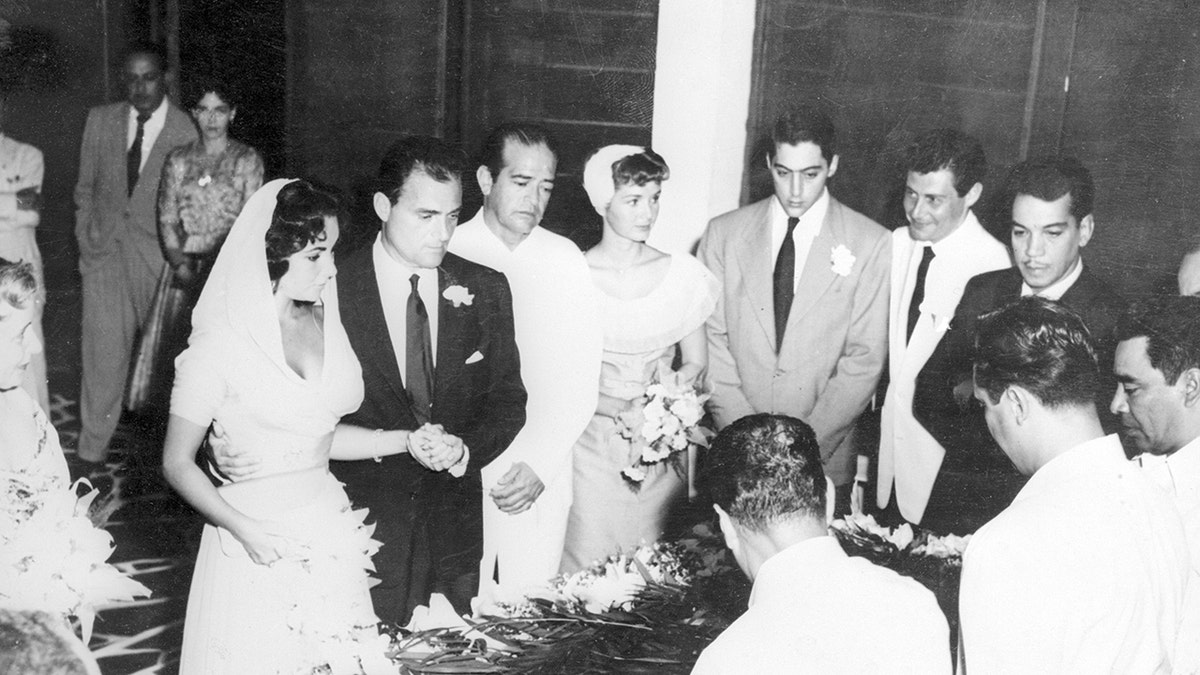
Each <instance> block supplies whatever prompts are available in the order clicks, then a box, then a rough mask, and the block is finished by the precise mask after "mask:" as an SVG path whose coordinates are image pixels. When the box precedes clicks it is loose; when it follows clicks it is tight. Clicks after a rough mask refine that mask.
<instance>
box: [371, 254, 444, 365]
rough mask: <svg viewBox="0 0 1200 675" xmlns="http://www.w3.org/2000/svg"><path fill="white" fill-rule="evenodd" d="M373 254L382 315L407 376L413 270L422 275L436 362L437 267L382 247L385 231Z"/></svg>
mask: <svg viewBox="0 0 1200 675" xmlns="http://www.w3.org/2000/svg"><path fill="white" fill-rule="evenodd" d="M371 258H372V260H373V262H374V263H375V281H376V283H377V284H378V285H379V299H380V300H381V301H382V302H383V317H384V319H385V321H386V322H387V328H388V337H390V338H391V342H392V349H393V351H394V352H395V354H396V363H397V365H398V366H400V377H401V378H404V377H405V375H406V373H407V365H408V361H407V359H406V358H405V356H404V355H405V354H407V353H408V352H407V347H408V337H407V331H406V330H405V326H406V324H407V321H408V294H409V291H410V289H411V288H412V282H411V281H410V279H411V278H412V275H414V274H416V275H418V276H419V277H420V281H418V282H417V288H418V289H419V290H420V292H421V301H422V302H424V303H425V312H426V314H428V316H429V338H430V341H431V342H432V343H433V363H434V365H435V366H436V365H437V343H438V309H439V306H438V305H439V303H438V271H437V269H436V268H430V267H413V266H411V265H408V264H406V263H403V262H401V261H399V260H396V259H395V258H393V257H392V256H391V255H389V254H388V252H387V250H386V249H385V248H384V247H383V233H382V232H380V233H379V234H378V235H376V236H375V244H374V246H372V247H371ZM404 381H405V382H407V381H408V380H407V379H405V380H404Z"/></svg>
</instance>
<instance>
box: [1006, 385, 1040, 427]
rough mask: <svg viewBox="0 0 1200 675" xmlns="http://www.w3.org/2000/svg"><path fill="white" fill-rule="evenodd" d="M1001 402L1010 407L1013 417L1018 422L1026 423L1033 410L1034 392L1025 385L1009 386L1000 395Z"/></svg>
mask: <svg viewBox="0 0 1200 675" xmlns="http://www.w3.org/2000/svg"><path fill="white" fill-rule="evenodd" d="M1000 403H1001V404H1003V405H1007V406H1008V407H1009V410H1010V411H1011V412H1012V419H1013V421H1014V422H1016V423H1017V424H1024V423H1025V422H1026V421H1027V420H1028V419H1029V416H1030V413H1032V412H1033V394H1031V393H1029V392H1028V391H1027V390H1026V389H1025V388H1024V387H1018V386H1016V385H1012V386H1009V388H1008V389H1005V390H1004V393H1003V394H1001V395H1000Z"/></svg>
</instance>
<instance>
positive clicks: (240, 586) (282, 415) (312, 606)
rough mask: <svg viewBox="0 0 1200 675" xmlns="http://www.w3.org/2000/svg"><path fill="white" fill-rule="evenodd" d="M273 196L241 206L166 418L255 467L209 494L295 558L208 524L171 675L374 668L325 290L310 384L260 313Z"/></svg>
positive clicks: (351, 373)
mask: <svg viewBox="0 0 1200 675" xmlns="http://www.w3.org/2000/svg"><path fill="white" fill-rule="evenodd" d="M284 183H285V181H274V182H272V183H269V184H268V185H266V186H264V187H263V188H262V189H261V190H260V191H259V192H258V193H256V194H255V195H254V196H253V197H252V198H251V200H250V202H248V203H247V205H246V208H245V210H244V211H243V212H242V215H241V216H240V217H239V218H238V222H237V223H236V224H235V225H234V229H233V231H232V232H231V233H230V236H229V239H228V240H227V241H226V243H225V246H224V248H223V249H222V252H221V254H220V257H219V258H218V259H217V262H216V264H215V265H214V267H213V272H212V275H211V276H210V278H209V281H208V284H207V285H206V287H205V289H204V292H203V294H202V296H201V299H200V301H199V303H198V304H197V307H196V311H195V314H194V317H193V325H194V326H195V328H194V331H193V334H192V337H191V340H190V342H189V346H188V349H187V351H185V352H184V353H183V354H182V355H181V356H180V357H179V359H178V360H177V362H176V379H175V385H174V391H173V393H172V397H171V414H172V415H178V416H180V417H182V418H184V419H186V420H189V421H191V422H194V423H196V424H198V425H201V426H207V425H208V424H209V423H210V421H212V420H216V421H218V422H220V424H221V425H222V427H224V429H225V432H226V434H227V436H228V438H230V439H233V442H235V443H236V444H237V445H238V446H240V447H246V448H252V449H253V450H254V452H255V453H256V454H257V455H258V456H259V457H261V458H262V460H263V465H262V470H261V472H260V473H258V474H256V475H255V477H254V478H253V479H249V480H244V481H241V482H235V483H228V484H225V485H223V486H221V487H219V488H218V491H219V493H220V494H221V496H222V497H223V498H224V499H225V500H226V501H228V502H229V503H230V504H231V505H232V506H233V507H234V508H236V509H238V510H239V511H241V512H242V513H244V514H246V515H248V516H251V517H253V518H257V519H261V520H266V521H271V522H272V523H274V524H276V526H277V527H278V528H279V529H280V530H282V531H283V532H286V533H287V536H289V537H291V538H293V540H294V541H295V542H296V545H295V547H294V549H293V550H292V551H290V553H289V554H288V555H287V556H286V557H285V558H284V559H283V560H280V561H278V562H276V563H275V564H272V565H270V566H266V565H259V564H256V563H254V561H252V560H251V559H250V558H249V556H248V555H247V553H246V550H245V548H244V547H243V546H242V544H241V542H239V541H238V540H237V539H236V538H235V537H234V536H233V535H232V534H230V533H229V532H228V531H227V530H224V529H222V528H218V527H214V526H213V525H211V524H209V525H205V527H204V534H203V538H202V539H201V543H200V553H199V555H198V557H197V559H196V568H195V572H194V575H193V577H192V586H191V593H190V595H189V597H188V607H187V616H186V619H185V622H184V638H183V652H182V656H181V662H180V673H181V675H191V674H196V675H217V674H220V673H229V674H234V673H238V674H240V673H246V674H250V673H254V674H258V673H262V674H267V673H288V674H291V673H297V672H300V673H309V672H312V670H313V669H314V668H318V667H320V666H322V665H325V664H328V665H329V666H330V668H331V670H332V672H334V673H339V672H351V673H356V672H361V671H362V670H366V671H367V672H372V669H371V667H370V666H369V663H370V662H371V660H372V659H374V660H376V661H379V660H383V661H385V660H384V659H383V646H382V644H381V643H380V641H381V640H383V639H382V638H379V637H378V636H377V632H376V630H375V624H376V622H377V619H376V617H375V613H374V610H373V608H372V606H371V598H370V594H369V592H368V589H369V577H368V570H370V569H373V568H372V566H371V560H370V556H371V554H372V553H373V552H374V551H375V550H377V549H378V546H379V544H378V542H376V541H374V540H372V539H371V538H370V535H371V532H372V530H373V527H365V526H364V525H363V520H364V518H365V517H366V511H365V510H360V511H354V510H352V509H351V506H350V502H349V500H348V498H347V497H346V492H345V490H343V489H342V486H341V484H340V483H339V482H338V481H337V480H336V479H334V477H333V476H332V475H331V474H330V473H329V470H328V464H329V442H330V439H331V437H332V433H333V430H334V427H335V426H336V425H337V423H338V420H339V418H340V417H341V416H342V415H344V414H346V413H349V412H352V411H354V410H355V409H357V408H358V406H359V404H360V402H361V401H362V396H363V384H362V371H361V369H360V367H359V364H358V361H357V359H356V358H355V355H354V352H353V351H352V350H351V348H350V343H349V341H348V340H347V338H346V334H345V331H344V330H343V328H342V325H341V322H340V319H339V314H338V307H337V293H336V288H335V287H334V284H333V282H332V281H331V282H330V283H329V285H328V286H327V287H326V288H325V289H324V293H323V295H322V297H323V299H324V307H325V310H324V312H325V313H324V326H323V329H324V335H325V352H324V355H325V358H324V367H323V370H322V372H321V375H320V377H318V378H315V379H312V380H305V379H303V378H301V377H300V376H299V375H298V374H297V373H296V372H295V371H293V370H292V369H291V367H289V366H288V365H287V363H286V361H285V360H284V356H283V348H282V341H281V337H280V333H279V326H278V321H277V320H276V318H275V317H276V313H275V311H274V309H273V307H272V306H271V305H270V304H269V303H271V302H272V300H271V291H270V284H269V280H268V278H267V272H266V258H265V253H264V245H263V234H264V233H265V231H266V227H267V224H269V221H270V215H271V213H272V212H273V210H274V204H275V196H276V194H277V192H278V190H279V188H280V187H282V185H283V184H284ZM264 193H267V194H264ZM268 207H269V208H268ZM263 220H265V221H266V222H265V223H264V222H261V221H263ZM391 671H392V672H394V668H392V669H391ZM319 672H324V671H319Z"/></svg>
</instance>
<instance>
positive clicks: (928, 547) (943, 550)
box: [829, 514, 971, 560]
mask: <svg viewBox="0 0 1200 675" xmlns="http://www.w3.org/2000/svg"><path fill="white" fill-rule="evenodd" d="M829 528H830V529H831V530H833V531H834V532H835V533H836V534H838V535H840V536H843V537H846V538H849V539H851V540H854V541H857V542H858V543H860V544H864V545H871V544H872V543H874V544H877V545H884V546H886V545H889V544H890V545H891V546H892V547H894V549H895V551H896V552H897V553H902V554H909V555H914V556H927V557H932V558H941V559H943V560H954V559H958V558H962V555H963V552H964V551H966V550H967V544H969V543H971V535H969V534H968V535H966V536H961V537H960V536H959V535H956V534H947V535H942V536H938V535H934V534H930V533H928V532H926V533H922V534H921V535H920V536H919V537H918V536H917V535H916V534H915V533H914V532H913V528H912V526H911V525H909V524H908V523H904V524H902V525H900V526H899V527H895V528H890V527H884V526H882V525H880V524H879V523H877V522H875V517H874V516H864V515H862V514H851V515H849V516H846V518H845V519H841V518H839V519H837V520H835V521H833V522H832V523H830V524H829ZM914 543H915V545H914Z"/></svg>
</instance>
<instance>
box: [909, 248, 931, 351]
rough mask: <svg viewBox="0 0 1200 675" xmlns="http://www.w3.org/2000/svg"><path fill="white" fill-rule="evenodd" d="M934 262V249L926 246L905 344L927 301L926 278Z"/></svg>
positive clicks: (910, 305) (922, 255)
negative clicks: (930, 263)
mask: <svg viewBox="0 0 1200 675" xmlns="http://www.w3.org/2000/svg"><path fill="white" fill-rule="evenodd" d="M931 260H933V247H932V246H926V247H925V252H924V253H922V254H921V264H920V265H918V266H917V284H916V286H917V287H916V288H914V289H913V296H912V302H911V303H910V304H909V305H908V332H907V333H905V337H904V342H905V343H907V342H908V339H909V338H911V337H912V332H913V328H916V327H917V319H918V318H919V317H920V316H921V303H922V302H924V301H925V276H926V275H927V274H929V261H931Z"/></svg>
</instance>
